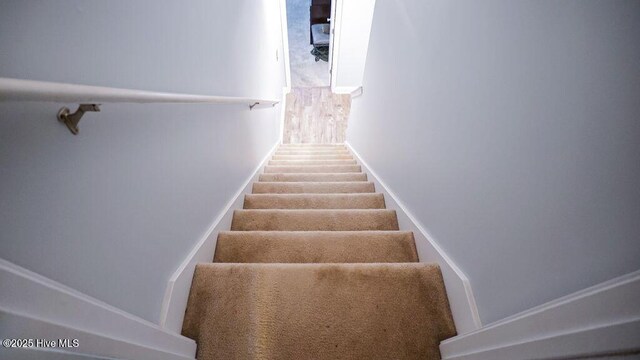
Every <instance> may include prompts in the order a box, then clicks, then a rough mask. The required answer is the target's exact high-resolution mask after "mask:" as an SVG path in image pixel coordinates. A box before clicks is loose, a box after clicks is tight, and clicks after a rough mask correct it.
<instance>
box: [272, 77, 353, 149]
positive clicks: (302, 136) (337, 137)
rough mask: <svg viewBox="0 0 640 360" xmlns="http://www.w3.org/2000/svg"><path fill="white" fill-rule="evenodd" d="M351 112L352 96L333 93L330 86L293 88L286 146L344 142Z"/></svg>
mask: <svg viewBox="0 0 640 360" xmlns="http://www.w3.org/2000/svg"><path fill="white" fill-rule="evenodd" d="M350 109H351V96H350V95H348V94H346V95H343V94H333V93H331V89H330V88H329V87H314V88H308V87H307V88H293V89H291V93H289V94H288V95H287V105H286V114H285V120H284V137H283V143H285V144H304V143H317V144H329V143H343V142H344V141H345V139H346V132H347V120H348V119H349V111H350Z"/></svg>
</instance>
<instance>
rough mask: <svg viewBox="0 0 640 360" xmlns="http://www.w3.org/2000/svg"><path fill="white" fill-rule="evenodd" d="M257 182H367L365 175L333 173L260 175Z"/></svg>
mask: <svg viewBox="0 0 640 360" xmlns="http://www.w3.org/2000/svg"><path fill="white" fill-rule="evenodd" d="M258 181H271V182H274V181H275V182H300V181H312V182H335V181H367V174H364V173H344V174H340V173H333V174H322V173H316V174H296V173H289V174H260V177H259V178H258Z"/></svg>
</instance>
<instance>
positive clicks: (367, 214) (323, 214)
mask: <svg viewBox="0 0 640 360" xmlns="http://www.w3.org/2000/svg"><path fill="white" fill-rule="evenodd" d="M231 230H234V231H257V230H264V231H363V230H399V229H398V219H397V217H396V213H395V211H393V210H236V211H235V212H234V214H233V220H232V223H231Z"/></svg>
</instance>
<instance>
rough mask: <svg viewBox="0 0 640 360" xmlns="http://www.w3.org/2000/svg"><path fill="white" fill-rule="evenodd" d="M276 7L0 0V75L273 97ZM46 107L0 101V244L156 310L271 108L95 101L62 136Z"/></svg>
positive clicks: (73, 280) (75, 283)
mask: <svg viewBox="0 0 640 360" xmlns="http://www.w3.org/2000/svg"><path fill="white" fill-rule="evenodd" d="M279 15H280V12H279V9H278V3H277V2H271V1H268V0H264V1H261V2H257V1H252V0H244V1H232V2H229V1H204V0H201V1H191V2H189V3H188V4H186V3H183V2H176V1H168V0H164V1H150V0H149V1H141V0H137V1H108V2H104V1H80V0H64V1H56V2H43V1H34V0H29V1H3V2H2V3H0V77H14V78H23V79H32V80H45V81H60V82H68V83H80V84H89V85H100V86H113V87H123V88H132V89H144V90H155V91H168V92H181V93H191V94H200V95H235V96H246V97H265V98H280V97H281V94H282V88H283V86H285V76H284V65H283V61H282V55H281V54H282V33H281V27H280V19H279ZM276 49H279V54H280V56H279V60H276ZM65 51H66V52H65ZM62 105H63V104H53V103H0V117H1V119H0V168H1V169H2V172H0V199H2V201H1V202H0V229H1V230H0V247H1V248H2V251H1V253H0V256H1V257H2V258H4V259H7V260H9V261H11V262H13V263H15V264H17V265H20V266H22V267H25V268H27V269H30V270H32V271H34V272H37V273H39V274H42V275H44V276H46V277H49V278H51V279H53V280H56V281H59V282H61V283H63V284H65V285H67V286H70V287H72V288H75V289H77V290H79V291H81V292H83V293H86V294H88V295H90V296H93V297H95V298H98V299H100V300H103V301H105V302H107V303H109V304H111V305H114V306H116V307H118V308H121V309H123V310H125V311H128V312H130V313H133V314H135V315H138V316H140V317H142V318H144V319H147V320H151V321H154V322H157V321H158V317H159V313H160V307H161V302H162V297H163V293H164V291H165V287H166V285H167V280H168V278H169V276H170V275H171V274H172V273H173V272H174V271H175V270H176V268H177V267H178V266H179V264H180V263H181V262H182V260H184V258H185V257H186V256H187V254H188V252H189V251H190V250H191V249H192V247H193V246H194V245H195V244H196V243H197V242H198V240H200V238H201V237H202V236H203V235H204V233H205V232H206V231H207V229H208V228H209V227H210V226H211V223H212V222H213V221H214V219H215V218H216V217H217V216H218V215H219V213H220V212H221V211H222V209H223V208H224V206H225V205H226V204H227V202H228V201H229V200H230V199H231V198H232V196H233V195H234V194H235V192H236V191H238V189H239V188H240V187H241V185H242V184H243V182H244V181H245V180H246V179H247V178H248V177H249V176H250V175H251V173H252V172H253V170H254V169H255V168H256V166H257V165H258V163H259V162H260V160H261V159H262V158H263V157H264V156H265V155H266V153H267V152H268V151H269V150H270V149H271V148H272V146H273V145H274V144H275V143H276V142H277V141H278V139H279V135H280V134H279V126H280V118H279V116H280V106H276V107H275V108H262V109H254V110H253V111H249V110H248V109H247V107H246V106H240V105H172V104H162V105H160V104H155V105H154V104H145V105H134V104H104V105H103V106H102V111H101V112H100V113H98V114H93V113H91V114H88V115H86V116H85V118H83V120H82V122H81V123H80V134H79V135H77V136H73V135H71V134H70V133H69V131H68V130H67V129H66V127H65V126H64V125H62V124H60V123H58V122H57V121H56V120H55V114H56V112H57V110H58V109H59V108H60V106H62ZM67 105H72V104H67Z"/></svg>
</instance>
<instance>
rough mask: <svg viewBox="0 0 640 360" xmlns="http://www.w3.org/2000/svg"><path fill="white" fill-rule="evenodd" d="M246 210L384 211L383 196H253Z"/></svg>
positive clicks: (246, 201)
mask: <svg viewBox="0 0 640 360" xmlns="http://www.w3.org/2000/svg"><path fill="white" fill-rule="evenodd" d="M244 208H245V209H384V197H383V196H382V194H345V195H334V194H329V195H327V194H312V195H310V194H275V195H274V194H251V195H246V196H245V198H244Z"/></svg>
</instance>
